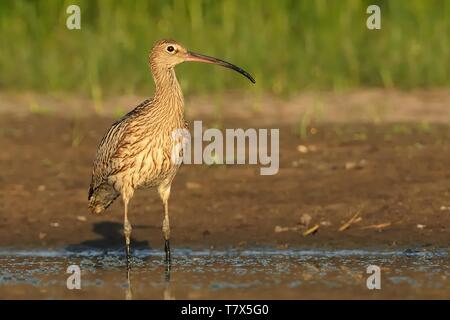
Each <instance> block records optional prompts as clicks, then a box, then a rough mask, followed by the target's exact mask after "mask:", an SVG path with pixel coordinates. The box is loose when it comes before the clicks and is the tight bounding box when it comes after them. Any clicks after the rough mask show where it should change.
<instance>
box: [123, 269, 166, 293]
mask: <svg viewBox="0 0 450 320" xmlns="http://www.w3.org/2000/svg"><path fill="white" fill-rule="evenodd" d="M170 272H171V264H168V263H166V267H165V269H164V281H165V285H164V291H163V299H164V300H175V296H174V295H172V293H171V291H170ZM131 273H132V267H131V265H129V264H127V267H126V279H127V285H126V288H125V300H133V286H132V282H131Z"/></svg>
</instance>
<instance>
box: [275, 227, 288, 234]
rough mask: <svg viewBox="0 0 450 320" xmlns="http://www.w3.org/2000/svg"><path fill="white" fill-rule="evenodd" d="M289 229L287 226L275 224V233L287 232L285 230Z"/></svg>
mask: <svg viewBox="0 0 450 320" xmlns="http://www.w3.org/2000/svg"><path fill="white" fill-rule="evenodd" d="M288 230H289V228H286V227H281V226H275V230H274V231H275V233H280V232H285V231H288Z"/></svg>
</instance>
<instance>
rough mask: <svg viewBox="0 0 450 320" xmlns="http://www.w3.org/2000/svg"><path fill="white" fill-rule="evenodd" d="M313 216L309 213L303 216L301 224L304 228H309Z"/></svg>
mask: <svg viewBox="0 0 450 320" xmlns="http://www.w3.org/2000/svg"><path fill="white" fill-rule="evenodd" d="M311 219H312V218H311V216H310V215H309V214H307V213H304V214H302V216H301V217H300V224H301V225H304V226H308V225H309V223H310V222H311Z"/></svg>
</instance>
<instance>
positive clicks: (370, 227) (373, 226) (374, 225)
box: [361, 222, 392, 229]
mask: <svg viewBox="0 0 450 320" xmlns="http://www.w3.org/2000/svg"><path fill="white" fill-rule="evenodd" d="M391 224H392V223H391V222H386V223H380V224H372V225H370V226H364V227H361V229H383V228H386V227H389V226H390V225H391Z"/></svg>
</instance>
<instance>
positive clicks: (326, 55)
mask: <svg viewBox="0 0 450 320" xmlns="http://www.w3.org/2000/svg"><path fill="white" fill-rule="evenodd" d="M69 4H78V5H80V7H81V10H82V17H81V18H82V21H81V26H82V29H81V30H75V31H71V30H68V29H66V27H65V23H66V17H67V14H66V13H65V10H66V8H67V6H68V5H69ZM369 4H378V5H380V7H381V15H382V29H381V30H380V31H371V30H368V29H367V28H366V18H367V14H366V12H365V11H366V8H367V6H368V5H369ZM449 35H450V1H449V0H390V1H376V0H370V1H363V0H329V1H326V0H316V1H312V0H307V1H306V0H304V1H299V0H285V1H282V0H281V1H269V0H246V1H238V0H223V1H213V0H204V1H201V0H190V1H183V0H173V1H139V0H137V1H119V0H117V1H116V0H99V1H93V0H71V1H62V0H39V1H25V0H14V1H13V0H2V1H0V39H1V45H0V89H14V90H22V89H23V90H36V91H52V92H54V91H63V92H64V91H70V92H74V93H82V94H86V95H89V96H91V97H93V98H94V99H95V100H96V101H98V104H97V108H98V109H102V105H101V101H102V97H103V96H104V95H108V94H112V93H114V94H122V93H145V94H150V92H151V88H152V84H151V81H152V80H151V76H150V75H149V71H148V67H147V55H148V51H149V49H150V48H151V46H152V44H153V43H154V42H155V41H156V40H158V39H160V38H165V37H170V38H174V39H177V40H179V41H180V42H181V43H183V44H184V45H186V46H187V47H188V48H190V49H192V50H195V51H199V52H202V53H205V54H208V55H213V56H217V57H221V58H224V59H226V60H229V61H231V62H233V63H236V64H237V65H239V66H242V67H244V68H245V69H247V70H248V71H249V72H250V73H252V74H253V75H254V76H255V78H256V79H257V86H258V87H257V89H253V90H255V92H257V93H258V94H259V93H261V92H271V93H275V94H278V95H286V94H290V93H294V92H297V91H299V90H305V89H307V90H309V89H319V90H320V89H332V90H341V89H349V88H354V87H359V86H379V87H393V86H395V87H400V88H406V89H408V88H415V87H436V86H440V87H442V86H444V87H445V86H449V84H450V77H449V75H450V72H449V71H450V59H449V57H450V46H449V38H450V36H449ZM178 73H179V78H180V79H181V82H182V86H183V89H184V90H185V92H187V93H204V92H218V91H223V90H229V89H238V88H239V89H242V88H243V87H245V86H248V83H247V80H246V79H245V78H243V77H240V76H238V75H236V74H234V73H232V72H230V71H226V70H223V69H222V68H219V67H212V66H207V65H199V64H197V65H194V64H189V65H188V64H183V65H182V66H180V67H178Z"/></svg>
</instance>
